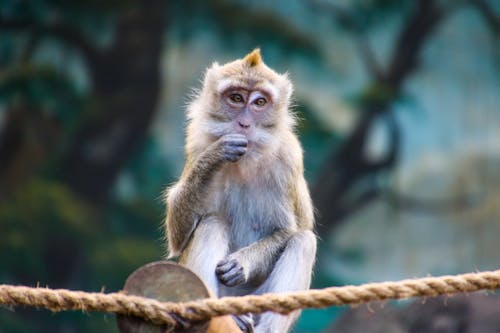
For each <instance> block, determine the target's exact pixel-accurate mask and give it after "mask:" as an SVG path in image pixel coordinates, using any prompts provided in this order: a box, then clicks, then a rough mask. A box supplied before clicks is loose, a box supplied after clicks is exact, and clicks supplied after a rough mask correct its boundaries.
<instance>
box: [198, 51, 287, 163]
mask: <svg viewBox="0 0 500 333" xmlns="http://www.w3.org/2000/svg"><path fill="white" fill-rule="evenodd" d="M291 94H292V84H291V83H290V81H289V80H288V78H287V76H286V75H280V74H278V73H276V72H275V71H273V70H272V69H270V68H269V67H267V66H266V65H265V64H264V63H263V62H262V59H261V58H260V53H259V52H258V51H254V52H252V53H250V54H249V55H247V56H246V57H245V58H243V59H241V60H236V61H234V62H231V63H228V64H226V65H223V66H219V65H217V64H214V65H213V66H212V67H211V68H210V69H209V70H208V71H207V73H206V77H205V83H204V87H203V90H202V94H201V96H200V97H202V99H203V100H205V101H206V100H207V99H208V103H207V104H208V106H209V107H208V110H206V109H205V110H204V112H203V113H204V115H205V117H204V118H205V121H204V125H205V126H203V127H204V128H205V129H206V130H207V131H208V132H209V134H210V136H211V137H213V139H214V140H215V139H217V138H219V137H221V136H223V135H226V134H231V133H238V134H242V135H245V137H246V138H247V140H248V143H249V144H248V151H249V152H250V153H251V152H252V151H256V150H260V151H261V150H262V149H266V148H267V147H272V144H273V142H274V141H276V133H278V132H279V131H280V130H281V129H283V127H287V129H290V128H291V127H293V124H294V120H293V116H292V115H291V114H290V112H289V110H288V108H289V104H290V97H291Z"/></svg>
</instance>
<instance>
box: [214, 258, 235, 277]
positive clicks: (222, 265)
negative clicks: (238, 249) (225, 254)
mask: <svg viewBox="0 0 500 333" xmlns="http://www.w3.org/2000/svg"><path fill="white" fill-rule="evenodd" d="M237 265H238V262H237V261H236V260H226V259H223V260H221V261H219V263H218V264H217V266H216V267H215V273H217V274H224V273H227V272H229V271H230V270H231V269H233V268H234V267H236V266H237Z"/></svg>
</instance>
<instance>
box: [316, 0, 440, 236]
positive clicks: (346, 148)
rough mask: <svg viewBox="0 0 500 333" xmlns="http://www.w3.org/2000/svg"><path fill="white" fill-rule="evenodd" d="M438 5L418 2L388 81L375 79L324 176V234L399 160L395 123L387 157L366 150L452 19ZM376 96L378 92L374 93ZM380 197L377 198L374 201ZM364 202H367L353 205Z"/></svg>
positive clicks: (320, 193) (319, 192) (320, 184)
mask: <svg viewBox="0 0 500 333" xmlns="http://www.w3.org/2000/svg"><path fill="white" fill-rule="evenodd" d="M437 3H438V2H437V1H434V0H421V1H417V2H414V6H415V7H414V9H413V12H411V14H410V16H409V17H408V18H407V19H406V20H404V22H405V23H404V24H403V26H402V28H401V30H400V31H399V33H398V34H397V38H396V40H395V44H394V47H393V48H392V50H393V52H392V54H391V56H390V57H389V59H390V61H389V63H388V64H389V65H388V68H387V71H386V72H385V74H384V75H383V76H381V77H380V76H379V77H377V76H375V77H374V80H373V82H372V83H370V84H369V85H368V87H370V88H369V89H368V90H367V91H368V92H369V93H367V94H365V96H364V97H363V99H362V101H361V105H360V109H361V110H360V111H361V112H360V119H359V122H358V124H357V125H356V126H355V128H354V129H353V131H352V132H351V133H350V135H349V136H348V137H347V138H346V139H345V141H344V143H343V144H342V145H341V147H340V148H339V149H337V150H335V151H332V152H331V153H330V154H329V156H328V157H327V159H326V161H325V163H324V167H323V169H322V170H321V171H320V173H319V176H318V178H317V182H316V184H315V185H314V186H313V189H312V195H313V198H314V202H315V204H316V207H317V208H318V210H319V212H320V218H319V223H318V234H323V235H327V234H328V233H330V232H331V230H333V229H334V228H335V227H336V226H338V225H339V224H340V223H341V221H342V220H343V219H344V218H345V217H347V214H346V212H351V211H352V210H351V209H346V208H345V207H343V205H347V206H348V207H356V206H357V205H356V204H350V203H347V202H346V199H345V195H346V193H348V192H349V190H350V189H351V188H352V187H353V186H354V185H355V184H357V183H358V182H359V181H361V180H363V179H366V178H368V177H374V176H375V175H377V174H379V173H380V172H382V171H385V170H388V169H390V168H392V167H393V166H394V165H395V164H396V161H397V152H398V150H399V145H400V140H401V137H400V134H399V128H398V127H397V125H396V124H395V123H394V120H390V123H389V125H390V131H391V134H390V142H389V147H390V148H389V153H388V154H387V156H386V157H385V158H384V159H383V160H381V161H378V162H376V163H373V162H371V161H367V160H366V158H365V157H364V154H363V151H364V149H365V147H366V144H367V140H368V138H369V133H370V131H371V129H372V126H373V124H374V123H375V121H376V119H377V118H378V116H380V115H382V114H387V113H389V112H390V110H391V108H390V107H391V104H392V103H393V101H394V100H395V99H397V98H398V96H399V94H400V92H401V89H402V86H403V82H404V81H405V80H406V79H408V77H409V76H410V74H411V73H412V72H413V71H414V70H415V69H416V68H417V67H418V64H419V61H418V59H419V56H420V53H421V51H422V49H423V47H424V45H425V43H426V41H427V40H428V39H429V37H430V36H431V35H432V33H433V32H434V30H435V29H436V27H437V26H438V24H439V23H441V22H442V21H443V19H444V17H445V16H446V14H447V13H446V12H445V10H444V8H441V7H439V6H438V4H437ZM374 92H375V93H374ZM376 194H377V192H376V191H375V192H373V193H371V194H370V195H369V196H368V197H373V195H376ZM356 201H359V202H363V201H364V200H363V199H362V197H360V198H358V199H352V202H354V203H355V202H356Z"/></svg>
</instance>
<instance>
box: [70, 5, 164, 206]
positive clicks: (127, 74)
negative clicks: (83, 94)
mask: <svg viewBox="0 0 500 333" xmlns="http://www.w3.org/2000/svg"><path fill="white" fill-rule="evenodd" d="M166 5H167V2H166V1H161V0H150V1H134V2H132V3H131V4H130V6H128V7H127V8H126V10H124V11H123V12H122V13H121V14H120V16H119V17H118V24H117V28H116V37H115V39H114V41H113V43H112V45H111V46H109V47H108V48H106V49H105V50H92V49H89V48H84V49H83V50H84V54H85V59H86V60H87V64H88V68H89V72H90V74H91V79H92V84H93V93H92V97H93V98H92V100H93V101H94V103H95V104H94V105H92V108H93V110H92V111H91V112H90V113H89V116H88V117H87V119H86V121H85V122H84V124H83V126H82V127H81V129H80V131H79V132H78V134H77V136H76V139H75V140H74V141H73V142H72V143H71V145H70V147H69V149H68V150H67V154H66V156H64V158H63V162H62V167H61V171H62V177H63V178H64V180H65V181H66V182H67V183H68V184H69V186H70V187H71V188H72V189H73V190H74V191H75V192H76V193H78V194H79V195H81V196H82V197H84V198H85V199H87V200H90V201H93V202H101V201H103V200H105V199H106V198H107V196H108V194H109V191H110V189H111V187H112V185H113V184H114V181H115V179H116V177H117V175H118V174H119V171H120V170H121V168H122V166H123V165H124V164H125V162H126V161H127V159H128V158H129V157H130V155H131V154H132V153H133V152H134V151H135V149H136V148H137V147H138V145H140V144H141V143H142V142H143V141H144V139H145V136H146V133H147V130H148V128H149V125H150V123H151V120H152V118H153V116H154V114H155V111H156V108H157V102H158V97H159V91H160V56H161V49H162V42H163V38H164V31H165V24H166V19H167V15H166V14H167V13H166V11H167V8H166ZM85 49H87V51H85Z"/></svg>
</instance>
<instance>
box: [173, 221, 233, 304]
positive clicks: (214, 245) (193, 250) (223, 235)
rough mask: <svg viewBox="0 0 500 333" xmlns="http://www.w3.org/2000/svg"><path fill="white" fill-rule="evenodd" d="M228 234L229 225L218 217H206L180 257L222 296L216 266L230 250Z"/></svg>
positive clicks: (181, 260)
mask: <svg viewBox="0 0 500 333" xmlns="http://www.w3.org/2000/svg"><path fill="white" fill-rule="evenodd" d="M228 235H229V233H228V228H227V225H226V224H225V223H224V222H223V221H221V220H220V219H219V218H218V217H216V216H213V215H211V216H208V217H205V218H204V219H203V220H202V221H200V223H199V224H198V226H197V227H196V230H195V231H194V233H193V236H192V239H191V241H190V242H189V245H188V247H187V248H186V250H185V251H184V252H183V254H182V256H181V259H180V263H181V264H183V265H185V266H187V267H189V268H190V269H191V270H192V271H193V272H195V273H196V274H198V276H199V277H200V278H201V279H202V280H203V282H205V284H206V285H207V286H208V287H209V288H210V290H211V291H212V292H213V293H214V295H216V296H220V292H219V280H218V279H217V276H216V275H215V266H216V265H217V263H218V262H219V261H220V260H221V259H222V258H224V257H225V256H226V255H227V253H228V251H229V241H228V239H229V237H228Z"/></svg>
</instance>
